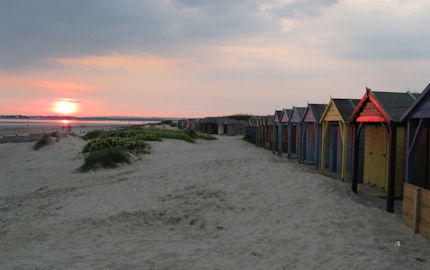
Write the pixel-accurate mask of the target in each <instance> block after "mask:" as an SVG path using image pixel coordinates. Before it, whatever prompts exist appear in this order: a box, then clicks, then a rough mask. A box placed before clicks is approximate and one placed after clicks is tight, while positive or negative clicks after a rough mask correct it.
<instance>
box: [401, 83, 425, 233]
mask: <svg viewBox="0 0 430 270" xmlns="http://www.w3.org/2000/svg"><path fill="white" fill-rule="evenodd" d="M401 120H402V121H403V122H405V121H407V140H406V141H407V144H406V145H407V148H406V179H405V181H406V183H404V186H403V188H404V192H403V203H402V208H403V210H402V222H403V224H405V225H407V226H409V227H412V228H413V230H414V232H415V233H417V232H419V233H420V234H422V235H423V236H424V237H426V238H427V239H429V240H430V211H429V209H430V84H429V85H428V86H427V87H426V88H425V89H424V91H423V92H422V94H421V95H420V96H419V97H418V98H417V100H415V102H414V103H413V104H412V106H411V107H409V109H408V110H407V111H406V112H405V114H403V116H402V118H401Z"/></svg>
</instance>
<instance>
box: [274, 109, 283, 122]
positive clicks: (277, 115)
mask: <svg viewBox="0 0 430 270" xmlns="http://www.w3.org/2000/svg"><path fill="white" fill-rule="evenodd" d="M281 116H282V111H278V110H276V111H275V114H274V115H273V121H276V120H277V121H281Z"/></svg>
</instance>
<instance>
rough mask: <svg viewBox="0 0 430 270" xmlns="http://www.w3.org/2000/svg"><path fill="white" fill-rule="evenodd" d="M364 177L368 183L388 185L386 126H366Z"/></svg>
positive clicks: (379, 185)
mask: <svg viewBox="0 0 430 270" xmlns="http://www.w3.org/2000/svg"><path fill="white" fill-rule="evenodd" d="M365 136H366V146H365V151H366V152H365V161H364V179H365V182H366V183H370V184H375V185H376V186H378V187H383V188H386V187H387V168H388V167H387V166H388V155H387V154H388V139H387V132H386V131H385V127H384V126H382V125H378V126H373V125H372V126H367V127H366V134H365Z"/></svg>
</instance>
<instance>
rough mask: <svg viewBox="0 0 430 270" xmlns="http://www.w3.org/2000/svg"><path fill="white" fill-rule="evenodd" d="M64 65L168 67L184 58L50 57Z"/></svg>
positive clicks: (149, 56)
mask: <svg viewBox="0 0 430 270" xmlns="http://www.w3.org/2000/svg"><path fill="white" fill-rule="evenodd" d="M50 60H51V61H55V62H57V63H61V64H65V65H80V66H89V67H101V68H106V69H113V68H121V67H125V68H150V69H154V68H155V69H156V68H163V69H165V68H168V67H173V66H175V65H176V64H179V63H181V62H183V61H184V59H179V58H178V59H176V58H175V59H172V58H162V57H157V56H151V55H143V56H133V55H122V54H118V53H113V54H112V55H107V56H86V57H82V58H55V59H50Z"/></svg>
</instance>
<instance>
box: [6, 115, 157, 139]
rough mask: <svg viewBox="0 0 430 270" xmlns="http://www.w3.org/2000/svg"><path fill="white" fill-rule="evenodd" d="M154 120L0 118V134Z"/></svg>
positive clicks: (85, 128)
mask: <svg viewBox="0 0 430 270" xmlns="http://www.w3.org/2000/svg"><path fill="white" fill-rule="evenodd" d="M156 122H158V121H126V120H42V119H0V136H13V135H25V134H31V133H46V132H52V131H72V132H74V133H82V132H84V131H87V130H91V129H98V128H100V129H109V128H115V127H124V126H132V125H144V124H150V123H156Z"/></svg>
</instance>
